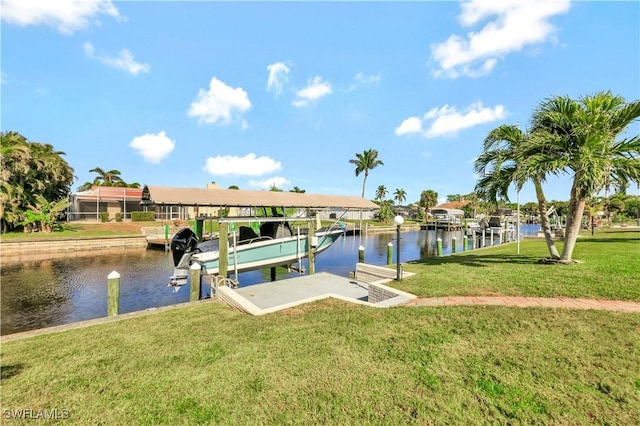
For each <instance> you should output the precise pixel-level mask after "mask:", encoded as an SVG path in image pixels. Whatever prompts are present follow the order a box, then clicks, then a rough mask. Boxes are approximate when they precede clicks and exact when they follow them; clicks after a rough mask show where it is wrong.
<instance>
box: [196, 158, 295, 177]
mask: <svg viewBox="0 0 640 426" xmlns="http://www.w3.org/2000/svg"><path fill="white" fill-rule="evenodd" d="M281 168H282V165H281V164H280V162H279V161H275V160H273V159H272V158H269V157H256V155H255V154H254V153H249V154H247V155H245V156H244V157H237V156H235V155H234V156H231V155H218V156H217V157H209V158H207V163H206V164H205V166H204V170H205V171H207V172H209V173H210V174H212V175H217V176H220V175H223V176H224V175H239V176H261V175H264V174H266V173H271V172H275V171H276V170H280V169H281Z"/></svg>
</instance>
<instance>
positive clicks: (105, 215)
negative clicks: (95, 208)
mask: <svg viewBox="0 0 640 426" xmlns="http://www.w3.org/2000/svg"><path fill="white" fill-rule="evenodd" d="M100 221H101V222H109V212H100Z"/></svg>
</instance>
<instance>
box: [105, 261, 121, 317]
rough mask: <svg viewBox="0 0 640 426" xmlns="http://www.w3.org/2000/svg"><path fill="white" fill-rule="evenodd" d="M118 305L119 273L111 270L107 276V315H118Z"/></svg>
mask: <svg viewBox="0 0 640 426" xmlns="http://www.w3.org/2000/svg"><path fill="white" fill-rule="evenodd" d="M119 305H120V274H119V273H117V272H116V271H112V272H111V273H110V274H109V276H107V316H114V315H118V312H119Z"/></svg>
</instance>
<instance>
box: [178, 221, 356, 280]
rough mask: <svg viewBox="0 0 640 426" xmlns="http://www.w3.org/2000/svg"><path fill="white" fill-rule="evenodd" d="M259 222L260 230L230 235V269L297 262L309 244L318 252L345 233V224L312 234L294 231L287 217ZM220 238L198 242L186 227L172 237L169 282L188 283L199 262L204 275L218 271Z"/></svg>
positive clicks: (305, 254)
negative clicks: (187, 280)
mask: <svg viewBox="0 0 640 426" xmlns="http://www.w3.org/2000/svg"><path fill="white" fill-rule="evenodd" d="M272 220H276V221H268V222H265V223H263V224H262V225H261V226H260V233H259V234H257V233H256V232H255V231H254V230H253V229H252V228H251V227H248V226H240V227H239V232H238V234H239V236H238V238H237V240H236V238H235V237H236V234H235V233H234V234H233V239H230V244H229V254H228V258H227V268H228V271H229V272H232V271H235V272H238V273H239V272H245V271H251V270H255V269H263V268H268V267H274V266H282V265H292V264H294V263H297V264H298V268H301V265H300V264H301V260H302V259H304V258H307V257H308V256H309V244H311V247H312V248H313V252H314V253H315V254H318V253H321V252H323V251H325V250H326V249H328V248H329V247H331V245H332V244H333V243H334V242H335V241H336V240H337V239H338V238H340V236H341V235H343V234H344V233H345V228H344V227H342V226H336V227H330V228H321V229H319V230H317V231H316V232H315V233H314V236H313V237H312V238H309V236H308V235H307V233H306V231H298V232H294V231H293V230H292V229H291V227H290V226H289V223H288V222H286V221H285V220H284V218H279V219H278V218H274V219H272ZM218 242H219V240H211V241H205V242H202V243H198V240H197V238H196V236H195V233H194V232H193V231H192V230H191V229H189V228H184V229H182V230H181V231H179V232H178V233H177V234H176V235H175V236H174V238H173V240H172V243H171V249H172V251H173V258H174V266H175V269H174V274H173V276H172V277H171V282H170V285H183V284H186V279H187V276H188V274H189V268H190V267H191V265H193V264H199V265H200V266H201V267H202V272H203V274H205V275H216V274H218V273H219V268H220V251H219V250H218Z"/></svg>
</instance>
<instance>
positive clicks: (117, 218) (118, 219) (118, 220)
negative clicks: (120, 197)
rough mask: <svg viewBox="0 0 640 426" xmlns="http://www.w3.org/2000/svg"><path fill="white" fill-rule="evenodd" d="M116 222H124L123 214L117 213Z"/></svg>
mask: <svg viewBox="0 0 640 426" xmlns="http://www.w3.org/2000/svg"><path fill="white" fill-rule="evenodd" d="M116 222H122V213H119V212H118V213H116Z"/></svg>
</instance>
